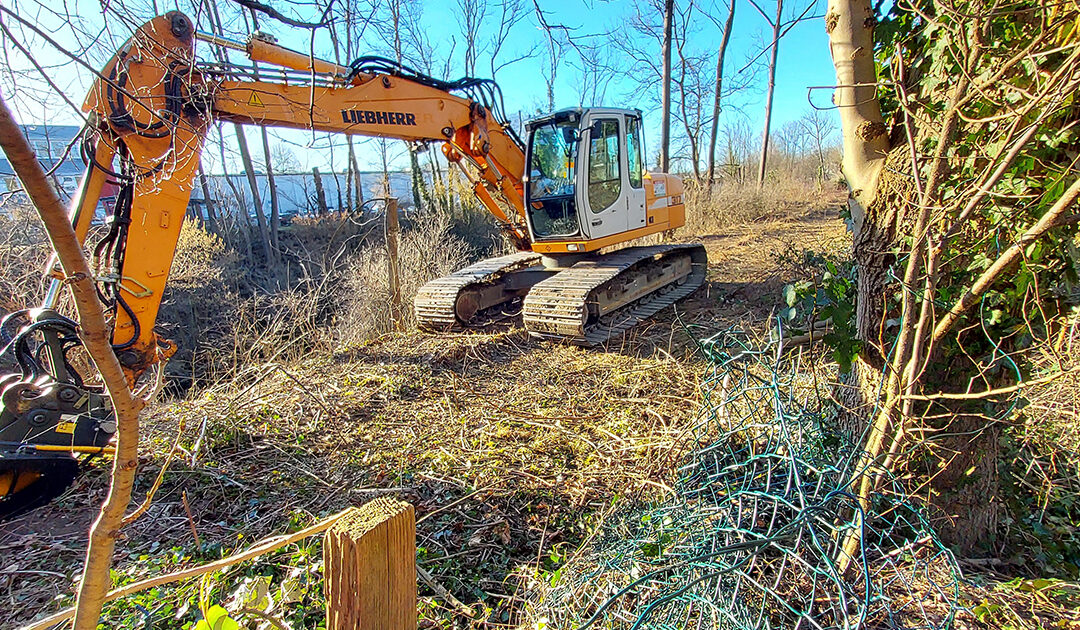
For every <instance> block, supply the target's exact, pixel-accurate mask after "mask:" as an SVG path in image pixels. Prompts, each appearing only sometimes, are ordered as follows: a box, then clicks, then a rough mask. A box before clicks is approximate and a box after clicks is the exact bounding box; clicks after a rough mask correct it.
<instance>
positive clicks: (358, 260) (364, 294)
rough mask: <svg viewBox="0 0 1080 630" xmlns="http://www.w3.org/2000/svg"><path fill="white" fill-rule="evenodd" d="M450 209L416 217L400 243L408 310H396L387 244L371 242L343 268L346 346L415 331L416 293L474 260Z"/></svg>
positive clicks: (339, 324) (341, 327) (341, 320)
mask: <svg viewBox="0 0 1080 630" xmlns="http://www.w3.org/2000/svg"><path fill="white" fill-rule="evenodd" d="M453 229H454V223H453V221H452V220H451V219H450V217H448V216H447V215H445V214H429V215H425V216H423V217H420V218H419V219H418V220H417V221H415V226H414V228H413V229H410V230H407V231H406V232H405V233H404V234H403V237H402V239H401V243H400V246H399V252H400V269H399V276H398V277H399V279H400V282H401V300H402V309H401V311H400V312H399V313H396V314H395V313H394V311H393V308H392V296H391V293H390V287H389V284H388V282H387V277H388V274H389V272H388V266H387V265H388V261H387V255H386V249H385V247H384V246H383V245H382V243H377V244H376V245H373V246H370V247H367V248H365V249H363V250H361V251H360V252H358V253H357V254H356V255H354V256H352V257H350V258H349V259H348V260H346V261H345V262H344V264H343V265H342V267H341V270H340V271H339V272H338V273H337V276H338V278H339V287H338V290H337V291H336V295H335V297H336V299H337V301H338V303H339V304H340V308H339V309H338V314H337V318H336V323H335V326H334V328H335V331H336V333H337V338H338V340H339V341H340V342H341V343H343V344H346V345H349V344H355V343H359V342H363V341H366V340H368V339H371V338H373V337H375V336H377V335H380V334H383V333H387V332H390V331H394V330H399V331H400V330H410V329H412V328H414V327H415V325H416V320H415V318H414V316H413V311H412V296H414V295H416V292H417V291H418V290H419V289H420V287H421V286H423V285H424V284H426V283H427V282H428V281H430V280H432V279H434V278H438V277H441V276H445V275H448V274H450V273H453V272H454V271H457V270H458V269H461V268H462V267H464V266H466V265H467V264H468V263H469V262H471V257H472V255H473V252H472V249H471V247H470V246H469V244H468V243H466V242H465V241H464V240H463V239H461V238H460V237H458V236H456V235H455V234H454V233H453Z"/></svg>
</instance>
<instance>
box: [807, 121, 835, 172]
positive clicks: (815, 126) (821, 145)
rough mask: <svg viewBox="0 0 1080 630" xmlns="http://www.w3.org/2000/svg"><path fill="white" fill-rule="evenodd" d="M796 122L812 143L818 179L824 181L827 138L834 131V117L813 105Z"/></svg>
mask: <svg viewBox="0 0 1080 630" xmlns="http://www.w3.org/2000/svg"><path fill="white" fill-rule="evenodd" d="M798 124H799V126H800V127H802V130H803V133H804V134H805V135H806V138H807V140H808V141H809V142H810V144H812V145H813V148H814V152H815V153H816V154H817V161H818V168H817V177H818V181H819V182H824V181H825V178H826V177H827V170H828V169H827V168H826V164H825V152H826V151H827V149H828V145H829V139H830V138H831V137H832V135H833V134H834V133H835V132H836V119H835V118H833V116H832V115H831V114H829V113H827V112H825V111H823V110H820V109H818V108H816V107H814V108H811V109H810V111H808V112H807V113H806V114H804V115H803V117H802V118H800V119H799V120H798Z"/></svg>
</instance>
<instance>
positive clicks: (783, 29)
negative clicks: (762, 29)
mask: <svg viewBox="0 0 1080 630" xmlns="http://www.w3.org/2000/svg"><path fill="white" fill-rule="evenodd" d="M748 2H750V4H751V5H752V6H753V7H754V8H755V9H756V10H757V12H758V13H760V14H761V17H763V18H764V19H765V21H766V22H768V23H769V26H770V27H772V39H771V41H770V43H769V46H768V48H766V50H768V52H769V83H768V88H767V89H766V92H765V123H764V129H763V130H762V132H761V161H760V162H759V163H758V177H757V185H758V188H761V187H762V186H764V185H765V168H766V166H767V165H768V160H769V129H770V126H771V125H772V104H773V93H774V92H775V90H776V60H777V57H778V55H779V53H780V40H781V38H783V36H784V35H786V34H787V32H788V31H790V30H791V28H792V27H793V26H795V25H796V24H798V23H799V22H801V21H802V20H804V19H806V17H807V15H809V13H810V11H811V10H812V9H813V8H814V5H815V4H816V2H815V0H810V1H809V2H808V3H807V4H806V6H805V7H804V8H803V10H802V11H801V13H799V15H798V16H797V17H795V18H793V19H791V20H788V21H786V22H785V21H784V0H776V15H775V16H774V17H769V15H768V14H767V13H765V11H764V10H763V9H762V8H761V7H760V6H759V5H758V3H757V2H756V0H748ZM763 52H764V51H763Z"/></svg>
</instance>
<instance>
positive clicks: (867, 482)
mask: <svg viewBox="0 0 1080 630" xmlns="http://www.w3.org/2000/svg"><path fill="white" fill-rule="evenodd" d="M883 6H884V7H886V8H887V13H884V14H878V13H876V12H875V7H877V9H878V10H880V9H881V7H883ZM825 24H826V29H827V31H828V33H829V40H830V46H831V50H832V56H833V61H834V65H835V67H836V74H837V87H836V90H835V93H834V101H835V104H836V105H837V107H838V110H839V114H840V118H841V122H842V128H843V141H844V147H843V148H844V158H843V170H844V176H845V179H846V181H847V184H848V186H849V188H850V191H851V194H850V199H849V203H848V208H849V211H850V220H851V224H852V228H853V232H854V258H855V263H856V264H855V273H856V274H857V281H856V282H855V284H854V287H855V290H854V291H852V292H851V293H852V294H851V295H849V296H847V297H844V296H841V299H851V300H853V302H854V303H853V305H852V308H851V309H850V313H851V318H850V321H848V322H837V324H838V326H839V327H840V329H842V330H850V331H851V335H850V337H849V338H847V339H842V340H835V341H836V344H835V345H836V346H837V347H838V348H840V349H841V350H842V351H843V352H846V353H848V356H846V357H843V358H844V359H846V360H847V361H850V362H851V369H850V370H849V372H848V374H847V375H846V380H847V384H848V385H849V386H850V387H848V388H846V390H845V391H846V392H847V393H848V395H846V396H843V398H845V399H846V402H847V403H848V405H847V407H848V409H849V414H848V416H849V420H850V419H854V421H851V422H849V423H848V424H849V426H850V428H854V429H856V430H858V431H861V434H862V436H863V440H864V442H863V444H864V448H865V455H864V456H863V459H862V462H861V463H862V465H863V466H864V467H865V468H866V469H867V470H869V469H871V467H872V468H873V469H875V470H877V469H879V467H882V468H884V469H886V470H892V471H896V470H898V469H899V468H901V467H903V468H906V470H907V472H914V473H916V475H915V476H914V478H916V479H919V480H923V481H925V482H926V483H925V484H924V485H923V486H922V487H921V492H920V494H921V495H923V496H925V497H927V498H928V499H929V503H931V504H932V505H933V506H934V507H935V508H938V512H937V513H938V516H939V517H942V518H941V520H940V522H939V526H941V528H942V531H943V533H944V534H945V535H946V536H947V537H948V538H949V539H950V540H951V541H952V542H953V543H955V544H957V545H958V546H961V547H970V546H972V545H973V544H975V543H976V542H980V541H984V540H986V539H987V538H988V537H989V536H992V535H993V533H994V532H995V531H996V527H997V524H998V520H999V516H1000V501H998V497H997V495H996V485H997V471H996V467H997V457H996V455H997V449H998V442H999V440H998V437H999V435H1000V431H1001V426H1002V421H1003V420H1004V418H1005V414H1006V413H1007V412H1008V411H1009V409H1010V400H1011V397H1012V396H1014V395H1015V394H1016V393H1017V392H1018V391H1022V389H1023V388H1024V386H1025V385H1024V384H1025V382H1026V381H1028V380H1030V376H1029V375H1028V374H1027V373H1026V371H1025V366H1024V363H1023V361H1022V360H1021V359H1020V358H1019V355H1020V354H1021V353H1022V352H1023V351H1024V349H1025V348H1027V347H1029V346H1031V345H1032V344H1035V343H1038V342H1039V340H1041V339H1045V338H1046V337H1047V336H1048V335H1049V334H1051V333H1052V331H1053V329H1054V327H1055V326H1056V325H1059V324H1060V322H1061V318H1062V315H1063V313H1064V311H1065V309H1066V308H1067V305H1066V303H1065V301H1063V299H1062V298H1063V297H1064V296H1066V295H1068V294H1070V293H1072V292H1073V286H1074V283H1075V282H1076V269H1077V267H1076V265H1077V250H1076V240H1075V239H1076V228H1075V225H1076V218H1077V217H1076V215H1075V214H1074V210H1075V202H1076V200H1077V197H1078V195H1080V173H1078V171H1077V163H1076V160H1077V156H1078V151H1080V143H1078V140H1077V123H1078V120H1080V116H1078V114H1080V110H1078V108H1077V104H1076V97H1075V95H1076V93H1077V88H1078V87H1080V39H1078V28H1080V11H1078V8H1077V5H1076V3H1073V2H1058V3H1048V2H1044V1H1042V0H899V1H898V2H896V3H874V2H871V0H830V1H829V7H828V11H827V14H826V17H825ZM845 326H847V328H845ZM842 363H843V361H842ZM879 480H880V475H878V474H869V475H864V476H863V477H862V478H861V481H860V482H859V483H858V484H857V486H856V488H855V491H857V493H858V494H859V497H860V500H861V501H863V502H864V503H868V502H869V500H870V497H871V496H872V493H873V492H874V491H875V490H876V484H877V483H878V481H879ZM851 542H852V545H854V544H855V543H857V541H854V540H853V541H851Z"/></svg>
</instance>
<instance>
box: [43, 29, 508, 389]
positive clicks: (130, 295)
mask: <svg viewBox="0 0 1080 630" xmlns="http://www.w3.org/2000/svg"><path fill="white" fill-rule="evenodd" d="M198 39H206V40H209V41H210V43H214V44H218V45H225V46H229V47H233V48H243V49H244V50H245V52H246V53H247V55H248V56H249V58H250V59H251V60H252V61H253V62H256V63H257V64H258V65H253V66H252V67H237V66H231V65H226V64H222V63H216V64H214V63H210V64H202V63H198V62H197V61H196V58H195V44H196V41H197V40H198ZM363 61H364V60H361V63H358V64H356V65H353V66H342V65H338V64H333V63H330V62H327V61H323V60H319V59H312V58H311V57H309V56H307V55H302V54H301V53H297V52H295V51H291V50H288V49H285V48H282V47H280V46H277V45H276V44H274V43H272V42H270V41H267V40H266V39H262V38H252V39H251V40H249V41H248V42H247V43H245V44H241V43H239V42H232V41H229V40H225V39H223V38H220V37H216V36H208V35H202V34H199V33H196V32H195V30H194V27H193V25H192V23H191V21H190V20H189V19H188V18H187V16H185V15H183V14H182V13H179V12H172V13H169V14H166V15H164V16H161V17H158V18H155V19H153V20H151V21H150V22H148V23H147V24H145V25H143V26H142V27H140V28H139V29H138V30H137V31H136V33H135V34H134V36H133V37H132V38H131V40H129V42H128V43H127V44H126V45H125V46H124V47H123V48H122V49H121V50H120V51H119V52H118V53H117V54H116V56H114V57H113V59H112V60H110V62H109V63H108V64H107V65H106V67H105V69H104V71H103V72H102V73H101V76H100V77H99V78H98V80H97V81H96V83H95V85H94V87H93V89H92V90H91V92H90V95H89V97H88V98H87V100H86V103H85V105H84V109H85V110H86V111H87V112H88V113H89V114H90V118H91V120H92V121H95V122H96V128H95V129H94V130H93V134H92V137H93V144H94V146H93V147H92V148H91V149H89V150H88V153H91V154H92V156H93V158H92V159H91V160H90V162H89V167H88V169H87V174H86V176H85V177H84V181H83V185H82V190H81V191H80V194H79V195H77V197H76V202H75V208H74V211H73V217H74V218H75V219H74V220H75V223H76V227H77V230H76V231H77V234H78V235H79V236H80V237H82V238H85V237H86V234H87V231H88V228H89V222H90V219H91V217H92V216H93V213H94V208H95V207H96V206H97V203H98V200H99V198H100V191H101V186H102V183H103V182H104V181H105V179H106V178H107V177H110V176H111V177H114V178H115V179H117V180H118V181H119V182H120V183H121V194H120V195H119V196H118V199H117V208H118V211H117V212H116V213H114V215H115V216H114V217H113V218H112V223H111V226H110V227H111V228H112V231H111V232H110V235H109V236H107V237H106V241H105V245H104V246H101V245H100V244H99V245H98V246H96V247H95V251H94V253H95V256H96V258H97V259H98V262H99V263H100V264H102V265H103V266H104V267H105V269H104V270H103V274H102V276H101V278H102V281H103V284H104V285H105V286H104V290H103V293H104V294H105V295H106V296H107V298H108V299H109V301H110V306H112V307H113V308H114V309H115V320H114V321H115V323H114V330H113V343H114V345H115V346H116V348H117V351H118V355H119V356H120V359H121V364H122V365H123V366H124V367H125V369H126V370H127V371H128V376H129V379H130V380H131V381H132V382H134V381H135V380H136V379H137V378H138V377H139V375H140V374H141V373H142V372H143V371H145V370H146V369H147V368H148V367H149V366H151V365H153V364H154V363H157V362H158V361H159V360H161V359H162V358H166V357H167V356H168V355H169V354H171V353H172V351H173V348H172V345H171V343H169V342H167V341H165V340H162V339H159V338H157V336H156V335H155V334H154V331H153V329H154V323H155V321H156V318H157V312H158V308H159V306H160V304H161V296H162V294H163V292H164V289H165V284H166V281H167V279H168V274H169V269H170V267H171V264H172V259H173V254H174V251H175V246H176V241H177V238H178V236H179V231H180V225H181V223H182V221H183V217H184V214H185V211H186V208H187V205H188V202H189V198H190V194H191V190H192V188H193V186H194V180H195V175H196V173H197V168H198V164H199V160H200V155H201V150H202V144H203V141H204V138H205V135H206V131H207V129H208V128H209V125H210V124H211V123H212V122H213V121H215V120H222V121H231V122H238V123H242V124H253V125H260V126H266V127H285V128H293V129H305V130H314V131H324V132H336V133H345V134H354V135H363V136H378V137H385V138H395V139H401V140H407V141H418V142H439V143H441V144H442V147H443V152H444V154H445V155H446V156H447V158H448V159H449V160H450V161H451V162H452V163H455V164H458V165H460V166H462V170H463V171H464V172H465V173H466V174H467V175H468V176H469V177H470V179H471V180H472V185H473V190H474V191H475V193H476V195H477V197H478V198H479V199H480V201H481V202H482V203H483V204H484V206H485V207H486V208H487V209H488V210H489V211H490V212H491V213H492V214H493V215H494V216H495V217H496V218H497V219H498V220H499V221H500V222H501V224H502V225H503V226H504V227H505V230H506V232H507V233H508V234H509V235H510V237H511V239H512V240H513V241H514V242H515V243H516V244H517V245H518V247H519V249H527V248H528V245H529V238H528V231H527V230H526V228H525V225H524V213H523V195H524V190H523V183H522V179H521V177H522V174H523V173H524V172H525V165H524V162H525V156H524V151H523V148H522V146H521V143H520V141H519V140H518V139H517V138H516V137H515V136H514V135H513V132H512V131H511V130H510V129H509V128H508V127H506V126H504V125H503V124H502V123H500V122H499V121H498V120H496V119H495V116H494V113H493V111H492V109H490V108H489V107H488V106H486V105H485V104H483V103H481V102H479V101H477V100H473V99H470V98H466V97H464V96H459V95H457V94H454V93H452V92H451V90H454V89H455V87H462V88H465V87H475V86H477V85H480V84H482V83H483V82H482V81H479V80H474V81H472V82H471V83H470V82H469V81H463V82H457V83H449V82H443V81H438V80H436V79H433V78H430V77H424V76H423V75H420V74H418V73H413V72H411V71H408V70H407V69H404V68H401V67H399V66H393V65H388V64H387V63H386V62H385V60H378V58H369V59H368V63H367V65H366V66H365V65H364V64H363V63H362V62H363ZM373 68H376V69H377V68H384V69H385V71H384V72H379V71H377V70H376V69H373ZM117 158H119V159H118V160H117ZM114 161H118V162H119V170H118V171H117V170H113V163H114ZM47 306H51V305H47Z"/></svg>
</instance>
